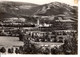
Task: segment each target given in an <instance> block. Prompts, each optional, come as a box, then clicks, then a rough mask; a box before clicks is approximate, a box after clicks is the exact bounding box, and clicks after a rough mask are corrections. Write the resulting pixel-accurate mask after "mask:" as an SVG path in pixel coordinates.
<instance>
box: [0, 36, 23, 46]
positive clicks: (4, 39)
mask: <svg viewBox="0 0 80 57" xmlns="http://www.w3.org/2000/svg"><path fill="white" fill-rule="evenodd" d="M22 45H23V42H21V41H19V38H18V37H9V36H0V47H2V46H4V47H9V46H22Z"/></svg>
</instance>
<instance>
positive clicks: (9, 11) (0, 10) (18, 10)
mask: <svg viewBox="0 0 80 57" xmlns="http://www.w3.org/2000/svg"><path fill="white" fill-rule="evenodd" d="M37 6H38V5H37V4H32V3H24V2H11V1H10V2H8V1H5V2H0V18H4V17H16V16H18V17H19V16H20V15H28V14H29V12H28V10H29V9H31V8H33V7H37Z"/></svg>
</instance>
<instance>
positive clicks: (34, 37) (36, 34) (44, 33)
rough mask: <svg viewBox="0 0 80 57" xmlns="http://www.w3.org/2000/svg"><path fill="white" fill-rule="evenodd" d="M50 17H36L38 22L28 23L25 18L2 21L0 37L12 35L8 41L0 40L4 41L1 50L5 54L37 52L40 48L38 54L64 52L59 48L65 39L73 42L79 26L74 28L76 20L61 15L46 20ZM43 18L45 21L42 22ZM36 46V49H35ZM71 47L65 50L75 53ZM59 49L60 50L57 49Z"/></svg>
mask: <svg viewBox="0 0 80 57" xmlns="http://www.w3.org/2000/svg"><path fill="white" fill-rule="evenodd" d="M28 18H29V17H28ZM48 18H50V17H48ZM48 18H47V17H45V16H44V17H43V16H42V17H36V18H35V19H36V23H33V22H32V23H31V22H29V23H27V22H25V20H26V19H25V18H8V21H6V20H5V21H2V22H0V39H2V38H4V39H6V38H5V37H7V38H8V39H9V37H10V39H9V40H8V41H7V42H6V41H4V40H3V39H2V40H1V41H0V42H1V43H2V44H0V48H1V49H0V52H1V53H3V54H4V53H5V54H6V53H14V54H16V53H19V54H36V52H35V51H36V50H38V52H37V53H38V54H58V53H56V52H59V54H60V53H62V54H64V52H63V50H59V48H61V47H62V46H64V45H65V41H68V42H69V44H70V43H72V42H71V41H72V40H71V39H74V38H76V35H77V34H76V33H77V30H76V29H77V28H74V25H75V23H76V22H75V21H74V20H71V19H65V20H63V18H62V17H60V16H59V17H57V18H56V20H54V19H55V18H54V19H53V20H52V19H51V21H53V22H50V21H47V22H46V19H48ZM42 19H43V20H44V22H43V23H41V20H42ZM15 20H18V22H15ZM75 26H76V25H75ZM11 38H12V39H14V40H15V41H16V42H15V41H12V40H11ZM2 41H3V42H4V44H3V42H2ZM11 41H12V42H11ZM76 41H77V40H76ZM17 42H18V43H17ZM10 43H11V44H10ZM20 43H21V44H20ZM3 47H4V48H3ZM6 47H7V48H6ZM5 48H6V49H5ZM34 48H35V49H36V50H33V49H34ZM62 48H63V47H62ZM69 48H70V47H69ZM69 48H68V50H67V49H66V50H65V51H66V54H69V53H74V52H72V51H71V50H70V49H69ZM27 49H28V50H27ZM57 49H58V51H56V50H57ZM42 50H43V51H42ZM53 51H55V52H53Z"/></svg>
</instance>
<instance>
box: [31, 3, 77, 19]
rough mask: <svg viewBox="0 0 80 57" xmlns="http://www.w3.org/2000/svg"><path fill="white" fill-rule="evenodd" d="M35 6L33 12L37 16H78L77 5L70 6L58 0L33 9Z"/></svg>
mask: <svg viewBox="0 0 80 57" xmlns="http://www.w3.org/2000/svg"><path fill="white" fill-rule="evenodd" d="M35 8H36V10H35V11H36V12H35V11H34V12H35V14H36V15H38V16H66V17H72V18H77V16H78V15H77V13H78V11H77V10H78V7H77V6H70V5H68V4H65V3H60V2H52V3H49V4H45V5H41V6H38V7H34V8H33V10H34V9H35Z"/></svg>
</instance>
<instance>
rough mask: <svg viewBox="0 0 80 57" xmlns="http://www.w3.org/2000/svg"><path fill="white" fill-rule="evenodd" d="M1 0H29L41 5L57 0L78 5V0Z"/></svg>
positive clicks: (24, 0)
mask: <svg viewBox="0 0 80 57" xmlns="http://www.w3.org/2000/svg"><path fill="white" fill-rule="evenodd" d="M0 1H16V2H28V3H34V4H39V5H42V4H46V3H50V2H55V1H57V2H62V3H66V4H69V5H77V4H76V3H74V1H76V0H0Z"/></svg>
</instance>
